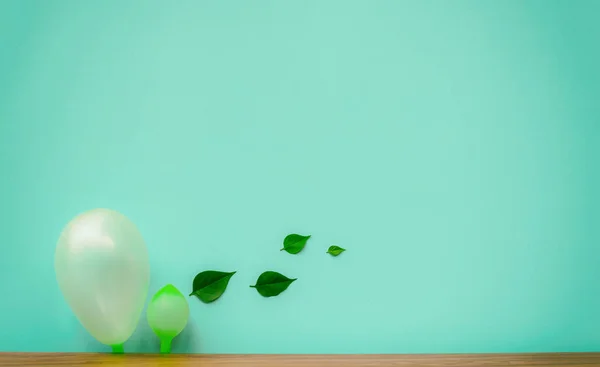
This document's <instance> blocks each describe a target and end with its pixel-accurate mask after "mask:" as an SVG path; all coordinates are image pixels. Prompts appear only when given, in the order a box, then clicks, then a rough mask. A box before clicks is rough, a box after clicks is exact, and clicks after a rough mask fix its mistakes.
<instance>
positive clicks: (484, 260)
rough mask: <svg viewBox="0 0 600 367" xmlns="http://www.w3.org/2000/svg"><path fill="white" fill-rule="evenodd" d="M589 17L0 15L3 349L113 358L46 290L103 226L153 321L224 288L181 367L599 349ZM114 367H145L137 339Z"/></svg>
mask: <svg viewBox="0 0 600 367" xmlns="http://www.w3.org/2000/svg"><path fill="white" fill-rule="evenodd" d="M599 14H600V1H595V0H589V1H586V0H574V1H573V0H568V1H567V0H564V1H559V0H539V1H533V0H508V1H479V0H477V1H475V0H473V1H468V0H454V1H441V0H440V1H429V0H414V1H391V0H390V1H383V0H382V1H358V0H357V1H353V0H352V1H348V0H345V1H342V0H308V1H274V0H273V1H254V2H247V1H200V0H198V1H183V0H180V1H169V2H163V1H117V0H104V1H58V0H55V1H42V0H40V1H27V0H1V1H0V42H1V43H0V45H1V48H0V154H1V155H0V157H1V160H0V164H1V166H0V178H1V180H0V185H1V186H0V203H1V205H0V215H1V217H0V234H1V236H0V238H1V248H2V253H1V257H0V261H1V264H0V265H1V266H0V293H1V294H2V299H1V301H0V307H1V308H0V312H1V313H0V326H1V327H0V350H2V351H108V347H105V346H102V345H100V344H99V343H98V342H96V341H95V340H94V339H93V338H92V337H90V336H89V335H88V334H87V333H86V331H85V330H84V329H83V328H82V327H81V326H80V325H79V323H78V322H77V320H76V319H75V317H74V316H73V314H72V313H71V311H70V309H69V308H68V306H67V304H66V303H65V301H64V300H63V298H62V295H61V294H60V292H59V289H58V286H57V284H56V280H55V276H54V269H53V256H54V247H55V244H56V241H57V239H58V236H59V233H60V231H61V229H62V228H63V226H64V225H65V224H66V223H67V222H68V221H69V220H70V219H71V218H72V217H74V216H75V215H76V214H78V213H80V212H82V211H85V210H88V209H91V208H95V207H109V208H113V209H116V210H119V211H121V212H122V213H124V214H126V215H127V216H129V217H130V218H131V219H132V220H133V221H134V222H135V223H136V224H137V225H138V226H139V228H140V230H141V231H142V233H143V235H144V237H145V238H146V240H147V245H148V250H149V253H150V261H151V273H152V275H151V286H150V295H149V297H150V296H151V295H152V294H153V293H154V292H155V291H157V290H158V289H159V288H160V287H162V286H163V285H165V284H167V283H173V284H175V285H176V286H177V287H178V288H179V289H181V290H182V291H183V292H184V293H187V292H189V290H190V288H191V281H192V279H193V277H194V275H195V274H196V273H198V272H199V271H202V270H207V269H216V270H224V271H233V270H237V271H238V273H237V274H236V275H235V276H234V277H233V278H232V280H231V282H230V285H229V288H228V289H227V291H226V293H225V294H224V296H223V297H222V298H221V299H220V300H218V301H217V302H216V303H214V304H210V305H205V304H202V303H200V302H199V301H198V300H196V299H191V298H190V299H189V302H190V308H191V321H190V325H188V328H187V329H186V330H185V332H184V333H183V335H182V336H180V337H179V339H177V340H176V341H175V342H174V346H173V348H174V351H175V352H195V353H196V352H199V353H444V352H521V351H597V350H600V284H599V280H600V267H599V266H598V263H599V260H600V247H599V244H600V242H599V241H600V229H599V227H600V226H599V224H598V223H599V222H598V221H599V218H600V212H599V207H600V195H599V184H600V167H599V164H598V158H600V141H599V140H600V139H599V137H600V104H599V103H598V98H599V95H600V94H599V93H600V71H599V67H598V66H599V65H600V49H599V45H600V22H599V21H598V19H599V18H598V17H599ZM288 233H301V234H311V235H312V236H313V237H312V238H311V240H310V241H309V243H308V245H307V247H306V249H305V250H304V251H303V252H302V253H301V254H300V255H298V256H292V255H288V254H285V253H282V252H280V251H279V248H280V247H281V243H282V240H283V238H284V237H285V235H287V234H288ZM331 244H338V245H340V246H342V247H345V248H347V249H348V251H347V252H346V253H344V254H343V255H341V256H340V257H338V258H332V257H330V256H329V255H326V254H325V251H326V249H327V247H328V246H329V245H331ZM264 270H276V271H280V272H282V273H284V274H286V275H288V276H290V277H297V278H298V279H299V280H298V281H297V282H295V283H294V284H293V285H292V286H291V287H290V288H289V289H288V290H287V291H286V292H285V293H283V294H282V295H281V296H279V297H277V298H272V299H265V298H262V297H260V296H258V294H257V293H256V291H255V290H253V289H250V288H249V287H248V285H250V284H253V283H254V281H255V279H256V278H257V277H258V275H259V274H260V273H261V272H262V271H264ZM125 348H126V350H127V351H129V352H134V351H138V352H142V351H148V352H156V351H158V340H157V338H156V337H155V336H154V335H153V334H152V332H151V331H150V329H149V327H148V326H147V323H146V321H145V316H144V317H143V318H142V320H141V321H140V325H139V327H138V329H137V330H136V333H135V334H134V336H133V337H132V338H131V340H130V341H128V342H127V343H126V344H125Z"/></svg>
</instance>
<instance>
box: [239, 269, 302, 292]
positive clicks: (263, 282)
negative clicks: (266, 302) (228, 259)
mask: <svg viewBox="0 0 600 367" xmlns="http://www.w3.org/2000/svg"><path fill="white" fill-rule="evenodd" d="M295 280H296V279H290V278H288V277H286V276H285V275H281V274H279V273H277V272H275V271H265V272H264V273H262V274H261V275H260V276H259V277H258V279H257V280H256V285H251V286H250V287H251V288H256V290H257V291H258V293H260V294H261V296H263V297H273V296H277V295H279V294H280V293H281V292H283V291H285V290H286V289H287V288H288V287H289V286H290V284H292V283H293V282H294V281H295Z"/></svg>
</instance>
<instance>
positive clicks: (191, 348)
mask: <svg viewBox="0 0 600 367" xmlns="http://www.w3.org/2000/svg"><path fill="white" fill-rule="evenodd" d="M79 330H80V335H81V339H79V340H80V342H81V343H82V345H81V347H82V348H77V349H82V350H83V351H84V352H90V353H111V347H110V346H108V345H104V344H102V343H100V342H99V341H97V340H96V339H95V338H94V337H93V336H91V335H90V334H89V333H88V332H87V331H86V330H85V329H84V328H83V326H81V325H79ZM124 349H125V354H129V353H157V354H158V353H159V351H160V340H159V339H158V336H156V334H154V331H152V329H151V328H150V325H148V321H147V319H146V312H145V311H144V313H143V314H142V316H141V317H140V321H139V323H138V326H137V328H136V329H135V331H134V333H133V335H131V337H130V338H129V340H127V341H126V342H125V344H124ZM199 350H200V334H199V332H198V329H197V327H196V323H195V322H194V320H193V318H192V315H190V318H189V320H188V323H187V325H186V327H185V329H183V331H182V332H181V333H180V334H179V335H178V336H177V337H175V339H173V343H172V345H171V353H194V352H198V351H199Z"/></svg>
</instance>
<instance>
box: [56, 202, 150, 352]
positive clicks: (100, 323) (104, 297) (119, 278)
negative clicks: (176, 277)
mask: <svg viewBox="0 0 600 367" xmlns="http://www.w3.org/2000/svg"><path fill="white" fill-rule="evenodd" d="M54 268H55V271H56V278H57V280H58V284H59V286H60V290H61V291H62V293H63V295H64V297H65V299H66V300H67V303H68V304H69V306H70V307H71V309H72V310H73V312H74V313H75V315H76V316H77V319H79V321H80V322H81V324H82V325H83V326H84V327H85V328H86V329H87V331H88V332H89V333H90V334H92V336H94V337H95V338H96V339H98V341H100V342H101V343H103V344H106V345H111V346H115V347H116V350H118V349H119V346H120V345H122V344H123V343H124V342H125V341H126V340H127V339H129V337H130V336H131V334H133V331H134V330H135V328H136V325H137V323H138V321H139V318H140V315H141V313H142V310H143V308H144V303H145V300H146V296H147V294H148V284H149V281H150V265H149V262H148V250H147V249H146V245H145V243H144V239H143V238H142V235H141V234H140V232H139V231H138V229H137V227H136V226H135V224H133V223H132V222H131V221H130V220H129V219H127V217H125V216H124V215H123V214H121V213H119V212H116V211H114V210H110V209H94V210H90V211H88V212H85V213H83V214H80V215H78V216H77V217H75V218H74V219H73V220H71V221H70V222H69V223H68V224H67V226H66V227H65V229H64V230H63V232H62V234H61V235H60V238H59V240H58V244H57V246H56V253H55V257H54ZM113 350H115V348H114V347H113Z"/></svg>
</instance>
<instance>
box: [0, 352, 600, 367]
mask: <svg viewBox="0 0 600 367" xmlns="http://www.w3.org/2000/svg"><path fill="white" fill-rule="evenodd" d="M8 366H11V367H16V366H26V367H33V366H35V367H49V366H54V367H58V366H60V367H64V366H85V367H99V366H103V367H105V366H129V367H155V366H156V367H192V366H194V367H237V366H239V367H309V366H310V367H334V366H335V367H384V366H385V367H388V366H389V367H409V366H410V367H459V366H460V367H494V366H512V367H526V366H535V367H544V366H564V367H593V366H600V353H540V354H446V355H442V354H430V355H281V354H280V355H232V354H225V355H207V354H192V355H183V354H172V355H167V356H161V355H151V354H125V355H112V354H88V353H0V367H8Z"/></svg>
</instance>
